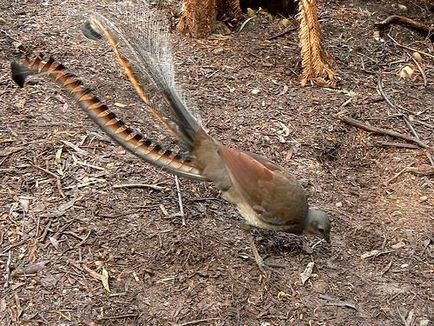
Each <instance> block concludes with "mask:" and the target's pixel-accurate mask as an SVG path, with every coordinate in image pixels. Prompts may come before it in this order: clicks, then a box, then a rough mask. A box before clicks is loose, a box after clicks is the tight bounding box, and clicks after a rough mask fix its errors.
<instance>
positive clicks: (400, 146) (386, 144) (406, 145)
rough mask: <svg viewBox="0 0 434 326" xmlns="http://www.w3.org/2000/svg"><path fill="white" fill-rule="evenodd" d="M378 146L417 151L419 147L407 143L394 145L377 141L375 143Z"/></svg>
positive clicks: (393, 143)
mask: <svg viewBox="0 0 434 326" xmlns="http://www.w3.org/2000/svg"><path fill="white" fill-rule="evenodd" d="M376 144H377V145H380V146H391V147H399V148H408V149H418V148H419V147H418V146H416V145H413V144H407V143H396V142H388V141H378V142H377V143H376Z"/></svg>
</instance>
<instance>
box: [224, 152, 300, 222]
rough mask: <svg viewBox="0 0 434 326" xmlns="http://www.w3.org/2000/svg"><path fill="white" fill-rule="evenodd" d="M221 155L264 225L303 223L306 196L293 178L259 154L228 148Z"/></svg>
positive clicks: (235, 181) (235, 184)
mask: <svg viewBox="0 0 434 326" xmlns="http://www.w3.org/2000/svg"><path fill="white" fill-rule="evenodd" d="M219 153H220V155H221V157H222V158H223V160H224V162H225V165H226V168H227V170H228V172H229V174H230V177H231V179H232V180H233V184H234V186H235V187H237V191H239V192H240V194H241V195H242V196H243V198H244V199H245V200H246V202H247V203H248V204H249V205H250V206H251V207H252V208H253V209H254V210H255V211H256V212H257V214H258V215H259V218H261V220H263V222H266V223H268V224H272V225H288V227H290V226H291V227H292V226H293V225H299V224H300V223H301V222H302V220H303V218H304V216H305V210H306V208H307V206H306V196H305V193H304V190H303V189H302V188H301V186H300V185H299V184H298V182H297V181H296V180H295V179H294V178H292V177H287V176H285V175H284V174H283V171H282V169H281V168H280V167H278V166H277V165H275V164H274V163H272V162H271V161H269V160H268V159H266V158H265V157H262V156H259V155H256V154H253V155H252V154H250V153H246V152H239V151H237V150H234V149H231V148H228V147H221V148H220V150H219Z"/></svg>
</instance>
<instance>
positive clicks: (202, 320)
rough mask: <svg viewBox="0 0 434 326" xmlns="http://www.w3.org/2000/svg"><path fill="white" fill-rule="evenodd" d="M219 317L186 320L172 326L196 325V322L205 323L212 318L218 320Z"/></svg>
mask: <svg viewBox="0 0 434 326" xmlns="http://www.w3.org/2000/svg"><path fill="white" fill-rule="evenodd" d="M219 319H220V318H219V317H214V318H205V319H197V320H192V321H188V322H185V323H182V324H174V326H188V325H196V324H200V323H206V322H209V321H212V320H219Z"/></svg>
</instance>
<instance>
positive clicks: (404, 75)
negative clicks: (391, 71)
mask: <svg viewBox="0 0 434 326" xmlns="http://www.w3.org/2000/svg"><path fill="white" fill-rule="evenodd" d="M413 73H414V69H413V68H412V67H410V66H404V67H402V69H401V71H400V72H399V78H400V79H410V78H411V77H412V76H413Z"/></svg>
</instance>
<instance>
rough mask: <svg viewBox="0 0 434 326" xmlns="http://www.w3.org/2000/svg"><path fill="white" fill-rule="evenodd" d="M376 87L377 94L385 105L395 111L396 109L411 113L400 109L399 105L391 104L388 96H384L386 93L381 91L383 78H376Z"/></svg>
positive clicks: (402, 108) (405, 109)
mask: <svg viewBox="0 0 434 326" xmlns="http://www.w3.org/2000/svg"><path fill="white" fill-rule="evenodd" d="M377 86H378V92H379V93H380V95H381V96H382V97H383V98H384V100H385V101H386V103H387V104H388V105H389V106H390V107H391V108H392V109H396V108H398V109H401V110H404V111H406V112H409V113H413V112H412V111H410V110H409V109H407V108H404V107H402V106H400V105H397V104H393V103H392V101H391V100H390V99H389V97H388V96H387V95H386V93H385V92H384V89H383V78H382V77H381V75H379V76H378V81H377Z"/></svg>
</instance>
